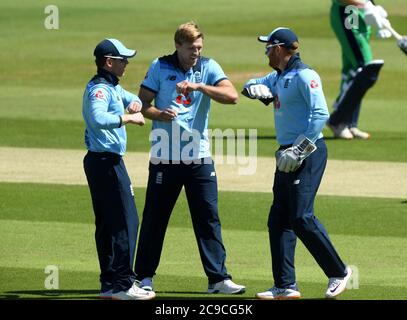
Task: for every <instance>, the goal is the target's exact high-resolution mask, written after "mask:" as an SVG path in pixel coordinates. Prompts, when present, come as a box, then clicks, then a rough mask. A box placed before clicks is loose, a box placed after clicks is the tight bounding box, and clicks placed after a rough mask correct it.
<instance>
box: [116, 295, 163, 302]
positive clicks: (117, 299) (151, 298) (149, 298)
mask: <svg viewBox="0 0 407 320" xmlns="http://www.w3.org/2000/svg"><path fill="white" fill-rule="evenodd" d="M154 298H155V295H154V296H151V297H150V296H148V297H142V298H138V299H120V298H116V297H112V300H115V301H120V300H153V299H154Z"/></svg>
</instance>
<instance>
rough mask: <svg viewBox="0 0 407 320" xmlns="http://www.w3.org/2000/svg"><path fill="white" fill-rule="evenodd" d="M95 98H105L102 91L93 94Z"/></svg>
mask: <svg viewBox="0 0 407 320" xmlns="http://www.w3.org/2000/svg"><path fill="white" fill-rule="evenodd" d="M95 98H96V99H99V100H102V99H104V98H105V95H104V94H103V91H102V90H98V91H97V92H96V93H95Z"/></svg>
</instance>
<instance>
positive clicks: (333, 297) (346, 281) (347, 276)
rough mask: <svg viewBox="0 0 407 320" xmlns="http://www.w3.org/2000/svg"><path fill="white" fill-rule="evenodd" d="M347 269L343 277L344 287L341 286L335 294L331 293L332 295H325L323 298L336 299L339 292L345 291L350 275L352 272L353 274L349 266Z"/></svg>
mask: <svg viewBox="0 0 407 320" xmlns="http://www.w3.org/2000/svg"><path fill="white" fill-rule="evenodd" d="M348 270H349V272H348V274H347V275H346V277H345V279H344V281H345V285H344V287H343V288H342V289H341V290H339V291H338V292H337V293H336V294H335V295H333V296H329V295H325V298H326V299H336V298H337V297H338V296H339V295H340V294H342V293H344V292H345V290H346V286H347V285H348V281H349V279H350V277H351V276H352V274H353V271H352V269H351V268H349V269H348Z"/></svg>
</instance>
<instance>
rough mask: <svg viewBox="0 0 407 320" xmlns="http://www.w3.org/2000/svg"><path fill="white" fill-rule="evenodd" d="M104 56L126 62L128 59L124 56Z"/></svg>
mask: <svg viewBox="0 0 407 320" xmlns="http://www.w3.org/2000/svg"><path fill="white" fill-rule="evenodd" d="M104 57H105V58H110V59H113V60H120V61H122V62H128V60H127V58H124V57H120V56H119V57H118V56H104Z"/></svg>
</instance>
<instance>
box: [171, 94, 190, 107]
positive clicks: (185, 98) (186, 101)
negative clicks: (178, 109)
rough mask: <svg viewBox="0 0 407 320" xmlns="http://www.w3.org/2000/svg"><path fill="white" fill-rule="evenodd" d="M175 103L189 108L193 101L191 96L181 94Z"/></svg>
mask: <svg viewBox="0 0 407 320" xmlns="http://www.w3.org/2000/svg"><path fill="white" fill-rule="evenodd" d="M175 102H176V103H177V104H182V105H183V106H184V107H186V108H187V107H189V105H190V104H191V102H192V99H191V97H190V96H189V95H186V96H185V95H183V94H179V95H178V96H177V97H176V98H175Z"/></svg>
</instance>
